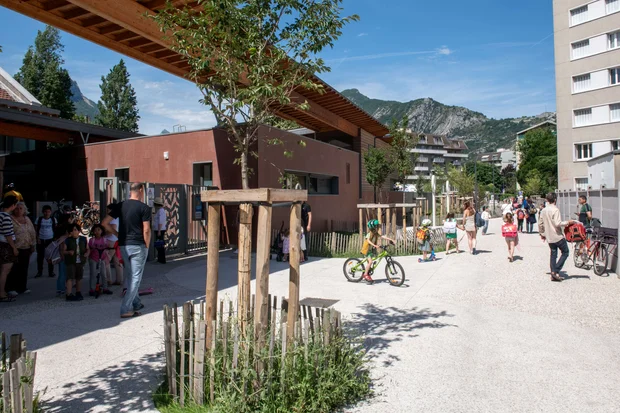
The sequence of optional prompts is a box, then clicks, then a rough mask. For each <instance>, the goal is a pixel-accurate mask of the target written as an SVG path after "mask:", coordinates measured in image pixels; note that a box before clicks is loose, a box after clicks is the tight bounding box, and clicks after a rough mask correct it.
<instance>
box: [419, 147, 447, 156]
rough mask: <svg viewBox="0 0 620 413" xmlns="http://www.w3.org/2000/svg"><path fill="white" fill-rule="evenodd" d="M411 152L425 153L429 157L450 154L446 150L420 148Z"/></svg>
mask: <svg viewBox="0 0 620 413" xmlns="http://www.w3.org/2000/svg"><path fill="white" fill-rule="evenodd" d="M411 152H413V153H425V154H429V155H446V154H447V153H448V151H447V150H445V149H418V148H413V149H411Z"/></svg>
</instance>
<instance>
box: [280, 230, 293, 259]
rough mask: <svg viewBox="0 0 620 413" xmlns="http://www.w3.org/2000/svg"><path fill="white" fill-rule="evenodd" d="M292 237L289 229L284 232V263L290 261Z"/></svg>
mask: <svg viewBox="0 0 620 413" xmlns="http://www.w3.org/2000/svg"><path fill="white" fill-rule="evenodd" d="M290 236H291V231H289V230H288V229H285V230H284V231H282V254H284V256H283V257H282V261H284V262H286V261H288V254H289V249H290V245H291V238H290Z"/></svg>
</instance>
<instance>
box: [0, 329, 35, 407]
mask: <svg viewBox="0 0 620 413" xmlns="http://www.w3.org/2000/svg"><path fill="white" fill-rule="evenodd" d="M0 336H1V340H2V354H1V360H0V361H1V363H2V364H1V365H0V371H1V372H2V374H1V376H2V382H1V383H0V411H1V412H2V413H33V412H34V411H35V408H36V402H35V394H34V373H35V367H36V364H37V353H34V352H31V351H26V342H25V341H24V340H23V339H22V335H21V334H13V335H11V338H10V345H9V346H7V340H6V335H5V333H4V332H1V333H0Z"/></svg>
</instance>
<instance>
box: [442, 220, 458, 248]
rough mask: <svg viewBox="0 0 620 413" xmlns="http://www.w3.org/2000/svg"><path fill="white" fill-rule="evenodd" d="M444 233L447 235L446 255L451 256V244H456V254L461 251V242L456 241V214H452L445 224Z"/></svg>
mask: <svg viewBox="0 0 620 413" xmlns="http://www.w3.org/2000/svg"><path fill="white" fill-rule="evenodd" d="M443 232H445V233H446V255H448V254H450V244H454V247H455V248H456V253H457V254H458V253H459V252H460V251H459V242H458V241H457V239H456V219H455V218H454V213H452V212H450V213H449V214H448V215H447V216H446V220H445V221H444V222H443Z"/></svg>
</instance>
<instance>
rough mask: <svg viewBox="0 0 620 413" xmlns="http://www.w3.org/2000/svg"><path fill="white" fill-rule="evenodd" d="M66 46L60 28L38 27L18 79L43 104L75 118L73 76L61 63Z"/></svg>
mask: <svg viewBox="0 0 620 413" xmlns="http://www.w3.org/2000/svg"><path fill="white" fill-rule="evenodd" d="M63 50H64V46H63V45H62V43H60V32H59V31H58V29H56V28H54V27H51V26H47V27H46V28H45V30H43V31H40V30H39V32H38V33H37V37H36V39H35V41H34V47H33V46H30V47H29V48H28V51H27V52H26V55H25V56H24V60H23V63H22V67H21V68H20V69H19V72H17V74H16V75H15V79H16V80H17V81H18V82H19V83H21V85H22V86H23V87H25V88H26V90H28V91H29V92H30V93H32V94H33V95H34V97H36V98H37V99H38V100H39V102H41V104H42V105H44V106H47V107H50V108H52V109H57V110H59V111H60V117H62V118H66V119H72V118H73V115H74V113H75V108H74V107H73V102H71V96H72V93H71V77H70V76H69V72H67V70H66V69H64V68H63V67H62V65H63V64H64V63H65V61H64V60H63V58H62V56H61V53H62V51H63Z"/></svg>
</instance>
